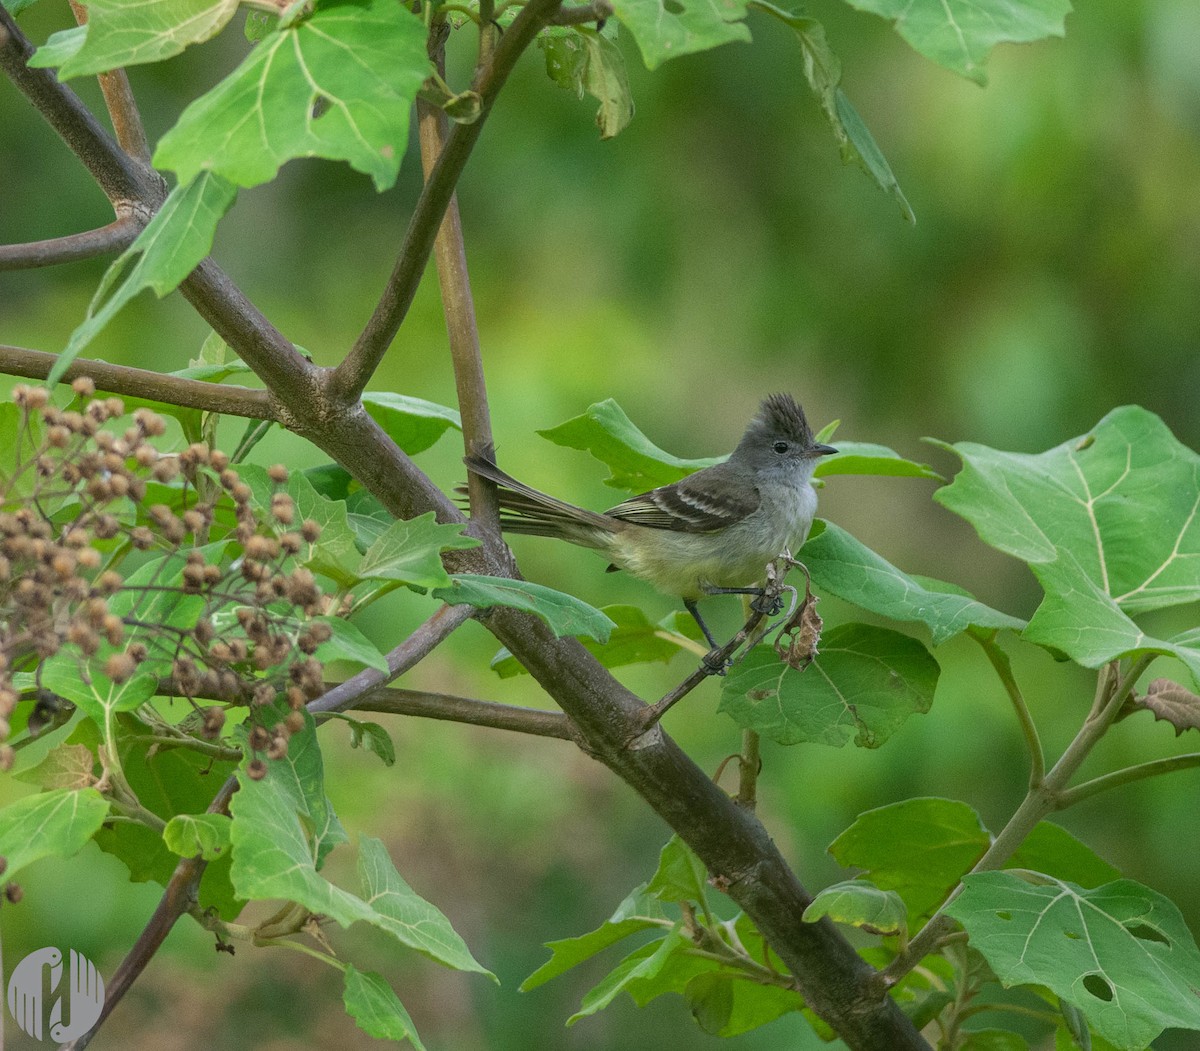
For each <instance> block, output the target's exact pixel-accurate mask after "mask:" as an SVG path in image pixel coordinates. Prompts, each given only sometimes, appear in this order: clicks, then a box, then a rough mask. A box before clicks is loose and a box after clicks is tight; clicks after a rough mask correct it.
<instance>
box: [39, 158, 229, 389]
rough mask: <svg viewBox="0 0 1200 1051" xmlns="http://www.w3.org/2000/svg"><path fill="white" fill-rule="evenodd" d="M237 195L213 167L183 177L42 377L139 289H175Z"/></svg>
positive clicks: (65, 361) (54, 372)
mask: <svg viewBox="0 0 1200 1051" xmlns="http://www.w3.org/2000/svg"><path fill="white" fill-rule="evenodd" d="M236 197H237V188H236V187H235V186H233V185H232V184H230V183H229V182H226V181H225V180H224V179H222V178H221V177H220V176H219V175H214V174H212V173H211V172H206V173H204V174H202V175H199V176H198V177H197V178H192V177H191V176H189V177H188V179H186V180H181V184H180V185H179V186H177V187H175V189H174V190H172V191H171V193H170V195H169V196H168V197H167V199H166V200H165V201H164V202H163V205H162V207H161V208H160V209H159V210H158V212H157V214H156V215H155V216H154V218H153V219H151V220H150V222H149V223H148V224H147V225H146V228H145V229H144V230H143V231H142V232H141V233H140V234H138V236H137V240H135V241H134V242H133V244H131V245H130V246H129V247H128V248H126V249H125V251H124V252H122V253H121V254H120V256H118V257H117V259H116V260H115V261H114V262H113V264H112V266H110V267H109V268H108V270H107V271H105V274H104V277H103V278H102V279H101V281H100V286H99V287H98V288H97V289H96V294H95V296H94V297H93V298H92V302H91V304H90V305H89V306H88V311H87V317H86V318H85V319H84V321H83V322H82V323H81V324H80V325H79V327H78V328H76V329H75V331H74V332H72V333H71V338H70V340H68V342H67V347H66V349H65V350H64V351H63V352H62V353H61V354H60V355H59V356H58V360H57V361H56V362H55V363H54V368H53V369H51V371H50V375H49V376H48V377H47V379H46V382H47V383H48V384H53V383H56V382H57V381H58V380H59V379H61V377H62V375H63V373H65V372H66V370H67V366H68V365H70V364H71V362H72V361H74V360H75V358H76V357H77V356H78V354H79V352H80V351H81V350H83V348H84V347H85V346H87V345H88V343H90V342H91V341H92V340H93V339H94V338H95V336H96V335H97V333H99V332H100V330H101V329H103V328H104V326H105V325H107V324H108V323H109V322H110V321H111V320H112V319H113V318H114V317H115V316H116V314H117V312H118V311H119V310H120V309H121V308H122V307H123V306H125V304H126V303H128V302H129V301H130V300H131V299H133V297H134V296H135V295H137V294H138V293H139V292H141V291H142V290H143V289H147V288H150V289H153V290H154V294H155V295H157V296H158V297H159V298H160V299H161V298H162V297H163V296H165V295H166V294H167V293H168V292H171V291H173V290H174V289H175V288H176V287H177V286H178V285H179V284H180V282H181V281H183V279H184V278H186V277H187V276H188V274H190V273H191V272H192V271H193V270H194V269H195V268H196V265H197V264H198V263H199V262H200V261H201V260H202V259H203V258H204V257H205V256H206V255H208V251H209V249H210V248H212V242H213V235H214V233H215V232H216V229H217V223H218V222H220V220H221V217H222V216H223V215H224V214H225V213H226V212H227V211H229V209H230V207H231V206H232V205H233V202H234V199H235V198H236Z"/></svg>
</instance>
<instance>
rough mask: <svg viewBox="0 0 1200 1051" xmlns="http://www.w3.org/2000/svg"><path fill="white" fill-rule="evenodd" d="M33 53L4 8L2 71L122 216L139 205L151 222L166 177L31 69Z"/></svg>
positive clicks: (47, 74)
mask: <svg viewBox="0 0 1200 1051" xmlns="http://www.w3.org/2000/svg"><path fill="white" fill-rule="evenodd" d="M33 50H34V48H33V45H32V44H31V43H30V42H29V41H28V40H27V39H26V38H25V35H24V34H23V33H22V32H21V30H20V29H18V28H17V24H16V22H14V21H13V19H12V16H11V15H10V14H9V13H8V11H6V10H5V9H4V7H3V5H0V70H3V71H4V72H5V74H7V75H8V77H9V79H10V80H12V82H13V84H15V85H16V87H17V90H18V91H20V92H21V94H22V95H24V96H25V97H26V98H27V99H28V100H29V101H30V102H31V103H32V104H33V106H34V108H35V109H37V110H38V112H39V113H41V115H42V116H43V117H44V118H45V119H46V123H47V124H49V125H50V127H52V128H53V129H54V130H55V131H56V132H57V133H58V134H59V136H60V137H61V138H62V140H63V141H64V142H65V143H66V144H67V146H68V147H70V150H71V152H72V153H74V154H75V156H76V157H78V158H79V160H80V161H82V162H83V165H84V167H86V168H87V170H88V171H89V172H90V173H91V175H92V178H94V179H95V180H96V182H97V183H98V184H99V186H100V189H101V190H103V191H104V194H105V196H106V197H107V198H108V199H109V200H110V201H111V202H113V204H114V206H116V208H117V214H118V215H119V216H120V215H122V214H123V209H124V208H126V207H127V206H129V205H131V204H134V203H137V204H139V205H141V206H143V211H144V214H143V215H140V216H139V218H142V219H149V217H150V215H152V214H153V213H154V211H155V210H157V208H158V206H159V205H160V204H162V202H163V201H164V200H165V199H166V196H167V188H166V183H165V182H164V181H163V179H162V176H160V175H159V174H158V173H157V172H155V171H154V170H153V169H151V168H150V166H149V165H148V164H145V163H144V162H142V161H141V160H138V159H137V158H135V157H131V156H130V155H129V154H128V153H126V152H125V151H124V150H123V149H121V147H120V146H119V145H118V144H117V143H116V142H114V141H113V139H112V137H111V136H110V135H109V134H108V132H106V131H105V130H104V128H103V127H101V125H100V122H99V121H98V120H97V119H96V118H95V116H93V114H92V113H91V111H90V110H89V109H88V108H87V106H85V105H84V104H83V102H82V101H81V100H80V98H79V96H78V95H76V94H75V92H73V91H72V90H71V89H70V88H68V87H67V86H66V85H64V84H62V83H60V82H59V80H58V78H57V77H56V76H55V75H54V71H53V70H51V69H30V68H29V66H28V65H27V63H28V61H29V57H30V55H32V54H33Z"/></svg>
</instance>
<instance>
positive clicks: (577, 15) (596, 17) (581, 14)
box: [550, 0, 613, 26]
mask: <svg viewBox="0 0 1200 1051" xmlns="http://www.w3.org/2000/svg"><path fill="white" fill-rule="evenodd" d="M612 13H613V6H612V4H611V3H609V2H608V0H593V2H592V3H590V4H581V5H580V6H579V7H562V8H559V10H558V13H557V14H556V15H555V16H554V17H553V18H551V19H550V24H551V25H552V26H581V25H586V24H587V23H588V22H597V23H599V22H604V21H607V20H608V19H609V18H611V17H612Z"/></svg>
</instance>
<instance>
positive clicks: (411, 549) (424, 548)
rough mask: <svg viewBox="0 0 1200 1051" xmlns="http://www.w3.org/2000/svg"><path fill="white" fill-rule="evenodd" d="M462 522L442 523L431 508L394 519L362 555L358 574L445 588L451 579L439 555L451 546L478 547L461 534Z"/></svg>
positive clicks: (360, 576)
mask: <svg viewBox="0 0 1200 1051" xmlns="http://www.w3.org/2000/svg"><path fill="white" fill-rule="evenodd" d="M462 530H463V527H462V526H461V525H453V524H450V525H442V524H440V523H438V522H437V521H436V520H435V518H434V514H433V512H432V511H430V512H429V513H428V514H424V515H421V516H420V517H419V518H413V519H410V520H409V521H407V522H404V521H400V522H393V523H392V524H391V525H390V526H389V527H388V528H387V529H386V530H384V532H383V534H382V535H381V536H380V537H379V539H378V540H376V541H375V543H373V544H372V545H371V546H370V547H369V548H368V549H367V551H366V553H365V554H364V555H363V557H362V561H361V562H360V563H359V565H358V570H357V576H358V577H359V578H360V579H362V580H396V581H399V582H400V583H402V584H408V585H410V586H411V587H419V588H446V587H450V585H451V578H450V576H449V574H448V573H447V572H446V570H445V568H444V567H443V566H442V560H441V558H440V557H439V556H440V553H441V552H442V551H445V550H448V549H450V548H458V549H462V548H472V547H478V546H479V541H478V540H476V539H475V538H474V537H470V536H463V535H462Z"/></svg>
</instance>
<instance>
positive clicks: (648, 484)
mask: <svg viewBox="0 0 1200 1051" xmlns="http://www.w3.org/2000/svg"><path fill="white" fill-rule="evenodd" d="M538 434H540V435H541V436H542V437H543V438H546V439H548V440H549V441H552V442H553V443H554V444H555V445H564V446H566V447H567V448H569V449H580V450H583V451H585V452H589V453H591V454H592V455H593V456H594V457H596V459H597V460H599V461H600V462H601V463H603V464H604V465H605V466H607V467H608V469H609V471H611V476H610V477H609V478H607V479H605V483H604V484H605V485H611V486H612V487H613V488H614V489H625V490H629V491H631V492H638V493H641V492H645V491H646V490H648V489H655V488H657V487H658V486H660V485H669V484H670V483H671V482H678V481H679V480H680V479H681V478H686V477H687V476H688V475H689V474H691V473H692V472H693V471H698V470H699V469H700V468H701V467H709V466H711V465H712V464H714V463H717V462H718V460H716V459H704V460H682V459H680V458H679V457H678V456H672V455H671V454H670V453H668V452H664V451H663V450H662V449H660V448H659V447H658V446H657V445H655V444H654V443H653V442H652V441H650V439H649V438H647V437H646V436H645V435H644V434H643V433H642V432H641V431H639V430H638V429H637V427H635V426H634V424H633V422H632V421H631V420H630V419H629V417H628V416H626V415H625V411H624V410H623V409H622V408H621V407H620V406H619V405H618V404H617V403H616V402H615V401H613V400H612V398H608V399H606V400H605V401H601V402H597V403H596V404H594V405H589V406H588V409H587V412H585V413H584V414H583V415H582V416H576V417H574V418H572V419H570V420H567V421H566V422H565V423H560V424H559V425H558V426H557V427H551V428H550V429H549V430H544V431H538Z"/></svg>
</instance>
